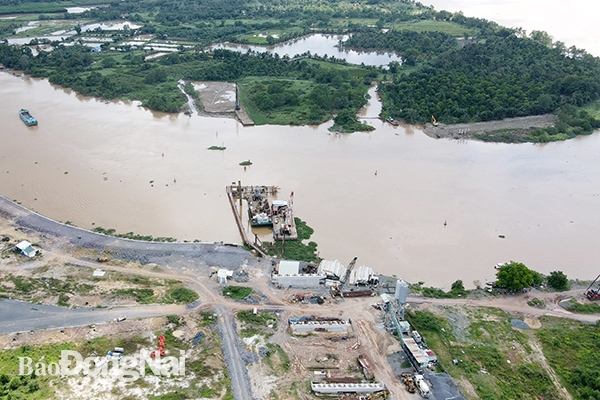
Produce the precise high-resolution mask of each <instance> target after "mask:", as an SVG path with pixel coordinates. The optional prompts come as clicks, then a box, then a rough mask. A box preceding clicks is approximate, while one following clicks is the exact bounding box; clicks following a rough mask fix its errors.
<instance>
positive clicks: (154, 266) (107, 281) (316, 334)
mask: <svg viewBox="0 0 600 400" xmlns="http://www.w3.org/2000/svg"><path fill="white" fill-rule="evenodd" d="M240 187H241V185H238V189H235V190H234V186H232V187H231V188H230V190H231V198H233V199H234V200H235V201H236V202H239V201H240V200H239V199H240V198H242V199H243V197H244V196H255V195H261V196H262V194H261V193H262V191H263V190H265V191H266V192H269V191H273V192H274V191H275V190H276V189H275V188H274V187H271V188H269V187H265V188H263V187H249V188H248V189H242V190H241V191H240V190H239V188H240ZM257 189H258V192H257ZM244 193H245V194H244ZM256 197H259V196H256ZM7 204H10V206H11V207H14V208H15V210H14V211H11V212H13V213H14V214H15V215H16V214H19V215H20V216H21V217H20V218H21V220H20V221H21V222H23V223H25V222H26V223H27V228H23V227H22V226H20V225H17V224H14V223H13V222H11V219H10V218H6V217H3V219H0V222H1V223H0V236H2V241H1V242H0V252H1V254H2V257H1V258H0V291H1V292H2V297H4V298H3V299H0V315H1V316H2V321H3V324H2V327H0V346H1V347H2V351H3V352H5V353H6V354H9V356H6V355H5V357H8V358H7V359H10V357H13V356H10V354H13V355H14V354H28V353H27V352H29V351H33V350H31V349H36V350H35V351H51V350H50V349H51V348H52V347H56V348H59V347H61V348H62V347H64V346H66V347H65V348H68V349H77V350H78V351H81V352H82V354H83V356H84V357H93V358H94V359H95V360H96V361H95V362H96V363H97V364H96V365H98V366H102V365H104V364H106V363H108V362H112V361H117V360H120V359H121V358H122V357H128V356H138V357H146V358H147V359H149V360H151V359H154V358H157V357H162V356H165V357H169V356H173V355H175V354H179V353H180V352H183V353H181V354H185V357H186V363H187V364H185V366H186V370H185V371H186V372H185V374H178V375H175V374H171V375H168V376H152V377H148V376H147V377H145V378H144V379H138V380H136V381H135V382H132V383H124V382H120V381H113V380H111V378H110V377H104V378H102V379H100V378H97V379H96V380H94V379H93V378H92V377H90V376H88V375H74V376H71V377H69V379H68V380H61V381H52V380H48V379H45V378H44V379H43V378H40V377H37V378H35V379H36V382H38V383H36V385H39V387H41V388H42V389H43V390H46V391H47V392H48V393H54V395H53V397H52V396H50V397H45V398H69V396H71V398H72V393H73V392H72V390H73V389H72V388H77V387H80V386H82V385H85V387H86V388H88V390H86V391H85V392H82V393H79V394H78V398H81V399H98V398H102V399H116V398H119V399H124V398H150V397H152V396H169V395H172V394H173V393H174V392H175V391H177V392H178V393H180V395H181V396H184V397H181V398H196V397H198V396H199V394H201V397H202V398H214V399H221V398H234V399H240V400H242V399H243V400H247V399H248V400H249V399H271V398H273V399H275V398H279V399H284V398H285V399H304V400H306V399H316V398H323V397H325V398H336V399H356V400H359V399H363V400H367V399H371V400H373V399H411V398H413V399H416V398H431V399H440V400H441V399H462V398H466V397H464V396H463V390H464V387H466V388H467V390H469V386H468V385H465V382H464V381H462V382H461V388H460V389H459V386H458V385H457V384H456V382H455V381H454V380H453V379H452V378H451V377H450V375H448V374H447V373H445V372H440V371H438V369H440V368H439V365H440V360H439V358H438V355H437V354H436V353H437V350H436V349H432V348H430V347H429V345H428V342H427V337H424V335H422V334H421V333H420V332H418V331H417V330H416V329H415V328H414V327H413V326H411V324H410V323H409V322H408V321H407V320H406V318H405V314H406V313H407V310H410V309H413V308H414V307H415V305H414V302H413V301H414V299H413V301H411V302H410V303H409V300H410V299H409V290H410V287H409V284H408V283H407V282H405V281H404V280H403V279H401V278H398V277H389V276H382V275H380V274H378V273H376V271H375V270H373V269H372V268H371V267H369V266H366V265H360V263H359V259H358V258H357V257H354V258H352V259H351V260H350V261H349V262H348V264H344V263H342V262H340V261H339V260H321V261H320V262H318V263H316V262H301V261H294V260H281V259H277V258H266V257H251V256H250V255H249V253H248V252H246V251H243V250H241V249H238V248H235V247H231V246H226V245H222V244H203V243H200V244H198V243H189V244H180V243H149V242H136V241H131V240H124V239H118V238H114V237H108V236H105V235H99V234H96V233H92V232H89V231H84V230H81V229H79V228H76V227H72V226H68V225H64V224H57V223H54V222H49V221H48V220H46V219H44V220H40V221H42V222H44V223H45V224H46V226H45V228H44V231H43V233H40V232H39V231H36V230H35V229H33V228H32V226H36V225H37V222H36V224H33V223H32V222H31V221H34V222H35V221H37V220H36V218H38V216H36V215H34V214H27V212H26V211H24V209H22V208H18V207H17V206H16V205H14V204H13V203H7ZM238 204H239V203H238ZM289 204H290V203H288V205H289ZM238 211H239V210H238ZM7 214H8V213H5V214H4V215H5V216H6V215H7ZM23 215H25V216H28V217H30V218H32V219H30V220H24V219H22V218H23V217H22V216H23ZM40 218H41V217H40ZM53 227H54V228H53ZM51 228H53V229H55V230H56V232H57V233H58V232H59V233H60V235H58V234H57V235H54V234H52V233H51V232H52V230H51ZM71 236H72V237H73V238H74V239H73V240H74V241H75V242H71V240H70V239H69V237H71ZM74 243H76V244H74ZM142 257H143V258H142ZM140 260H143V262H142V261H140ZM596 283H597V280H595V281H594V282H592V284H591V285H590V286H589V287H588V288H587V289H586V292H585V293H586V295H585V296H588V297H589V296H590V293H591V294H594V293H596V291H597V288H596V286H595V284H596ZM182 294H185V295H186V296H191V294H194V296H191V297H182ZM585 296H584V295H582V296H581V297H585ZM492 300H494V299H492ZM424 301H425V300H424V299H423V298H420V299H419V302H420V303H423V302H424ZM469 301H471V302H473V301H472V300H469ZM494 301H495V303H498V301H497V300H494ZM441 304H444V303H441ZM447 304H452V303H447ZM486 304H491V303H482V306H485V305H486ZM443 307H446V306H443ZM535 310H536V309H531V310H529V309H528V312H530V313H532V312H535ZM542 311H543V310H540V311H539V312H540V314H539V315H543V314H541V312H542ZM452 312H453V313H455V314H456V311H452ZM544 312H546V311H544ZM452 318H457V317H456V316H453V317H452ZM460 318H463V319H464V318H465V317H460ZM460 318H459V319H458V320H459V321H460ZM487 318H489V317H487ZM586 318H587V316H584V317H581V320H582V321H587V320H589V321H593V318H592V316H589V318H587V319H586ZM452 321H454V319H453V320H452ZM527 321H528V322H527V323H528V324H530V325H531V326H534V322H535V321H532V320H531V319H530V320H527ZM456 326H457V329H458V328H460V326H459V325H456ZM462 329H464V328H462ZM458 332H460V330H459V331H458ZM469 345H470V344H469ZM19 352H20V353H19ZM36 354H38V353H36ZM511 357H512V359H513V360H514V359H515V358H514V355H512V356H511ZM509 361H510V360H509ZM461 362H462V360H460V359H457V360H456V363H457V364H459V365H460V363H461ZM537 362H538V363H542V365H544V363H543V359H542V360H541V361H537ZM12 365H13V366H12V367H11V364H10V363H8V364H6V365H4V366H0V374H8V375H11V374H13V375H14V373H15V372H14V371H12V370H10V368H14V365H15V364H12ZM451 367H452V366H450V368H451ZM548 368H549V367H548ZM444 369H445V370H447V369H448V366H447V365H445V366H444ZM11 371H12V372H11ZM30 379H33V378H30ZM557 385H558V384H557ZM15 388H16V387H15ZM51 388H52V389H51ZM67 389H68V390H67ZM11 390H13V389H11ZM14 390H20V389H14ZM23 390H25V389H23ZM40 390H41V389H40ZM61 393H62V394H61ZM472 394H473V393H470V392H469V397H467V398H474V397H473V395H472ZM157 398H161V397H157ZM166 398H168V397H166Z"/></svg>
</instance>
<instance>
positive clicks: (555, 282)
mask: <svg viewBox="0 0 600 400" xmlns="http://www.w3.org/2000/svg"><path fill="white" fill-rule="evenodd" d="M546 282H547V283H548V286H550V287H551V288H554V289H556V290H558V291H565V290H569V279H568V278H567V275H565V274H564V273H563V272H562V271H552V272H550V275H548V276H547V277H546Z"/></svg>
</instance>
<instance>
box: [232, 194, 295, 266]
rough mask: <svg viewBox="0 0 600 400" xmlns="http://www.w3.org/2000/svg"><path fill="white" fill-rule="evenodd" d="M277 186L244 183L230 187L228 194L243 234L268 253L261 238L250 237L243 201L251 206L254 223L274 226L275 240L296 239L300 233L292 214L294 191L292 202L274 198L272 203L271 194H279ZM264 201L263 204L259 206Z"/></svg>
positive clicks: (254, 246) (252, 222) (251, 243)
mask: <svg viewBox="0 0 600 400" xmlns="http://www.w3.org/2000/svg"><path fill="white" fill-rule="evenodd" d="M277 190H278V188H277V186H242V184H241V182H238V184H237V185H236V184H235V182H234V183H233V184H232V185H231V186H227V187H226V191H227V197H228V198H229V203H230V204H231V209H232V211H233V214H234V217H235V220H236V223H237V225H238V229H239V231H240V235H241V236H242V240H243V241H244V243H247V244H248V245H250V246H251V247H252V248H254V249H255V250H256V251H258V252H259V253H261V254H263V255H265V254H264V252H263V251H262V249H261V248H260V240H259V239H258V236H257V235H254V240H251V239H250V238H249V237H248V232H247V231H246V229H245V225H244V223H243V217H242V216H243V214H242V213H243V208H244V207H243V201H242V200H246V202H247V205H248V218H249V221H250V224H251V225H253V226H270V225H272V226H273V239H274V240H296V239H298V232H297V230H296V224H295V222H294V216H293V213H292V203H293V197H294V194H293V192H292V195H291V196H290V200H289V201H288V202H286V201H281V200H273V202H272V203H269V197H273V196H274V195H275V194H277ZM257 204H260V207H257ZM267 220H268V221H269V223H267Z"/></svg>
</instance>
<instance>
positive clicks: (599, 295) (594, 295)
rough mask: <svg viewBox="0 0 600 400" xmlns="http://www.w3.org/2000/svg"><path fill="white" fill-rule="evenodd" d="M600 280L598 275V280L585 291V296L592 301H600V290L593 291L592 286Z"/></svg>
mask: <svg viewBox="0 0 600 400" xmlns="http://www.w3.org/2000/svg"><path fill="white" fill-rule="evenodd" d="M598 279H600V275H598V276H597V277H596V279H594V281H593V282H592V283H590V286H588V287H587V289H585V295H586V297H587V298H588V299H589V300H591V301H596V300H600V288H596V289H592V286H594V284H595V283H596V282H597V281H598Z"/></svg>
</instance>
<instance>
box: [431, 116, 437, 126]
mask: <svg viewBox="0 0 600 400" xmlns="http://www.w3.org/2000/svg"><path fill="white" fill-rule="evenodd" d="M431 123H432V124H433V126H438V125H439V124H438V122H437V119H435V117H434V116H433V115H432V116H431Z"/></svg>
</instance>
